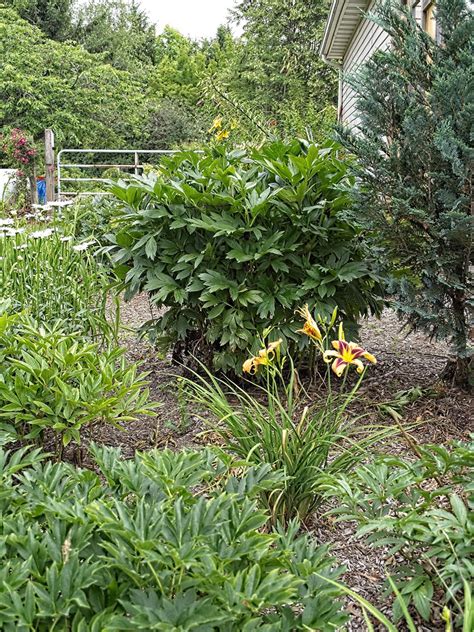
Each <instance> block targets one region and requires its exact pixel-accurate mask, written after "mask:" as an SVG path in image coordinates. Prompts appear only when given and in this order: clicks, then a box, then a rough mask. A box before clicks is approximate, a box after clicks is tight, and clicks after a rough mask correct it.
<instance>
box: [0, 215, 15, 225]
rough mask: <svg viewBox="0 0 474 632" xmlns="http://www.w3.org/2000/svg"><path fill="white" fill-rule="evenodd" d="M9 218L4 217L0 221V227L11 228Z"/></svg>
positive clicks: (11, 221) (11, 222)
mask: <svg viewBox="0 0 474 632" xmlns="http://www.w3.org/2000/svg"><path fill="white" fill-rule="evenodd" d="M13 223H14V222H13V220H12V218H11V217H5V218H1V219H0V226H11V225H12V224H13Z"/></svg>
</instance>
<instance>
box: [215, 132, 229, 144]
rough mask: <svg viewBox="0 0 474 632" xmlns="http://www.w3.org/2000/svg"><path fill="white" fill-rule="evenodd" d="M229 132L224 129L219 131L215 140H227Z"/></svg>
mask: <svg viewBox="0 0 474 632" xmlns="http://www.w3.org/2000/svg"><path fill="white" fill-rule="evenodd" d="M229 135H230V132H229V131H228V130H226V129H223V130H221V131H220V132H219V133H218V134H216V140H218V141H221V140H225V139H226V138H229Z"/></svg>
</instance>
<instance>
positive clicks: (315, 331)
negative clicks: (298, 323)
mask: <svg viewBox="0 0 474 632" xmlns="http://www.w3.org/2000/svg"><path fill="white" fill-rule="evenodd" d="M298 314H300V316H302V317H303V318H304V319H305V321H306V322H305V324H304V325H303V329H298V330H297V331H298V333H302V334H306V335H307V336H309V337H310V338H312V339H313V340H322V339H323V337H322V335H321V332H320V331H319V327H318V325H317V324H316V321H315V320H314V318H313V317H312V316H311V312H310V311H309V307H308V305H305V306H304V307H302V308H301V309H299V310H298Z"/></svg>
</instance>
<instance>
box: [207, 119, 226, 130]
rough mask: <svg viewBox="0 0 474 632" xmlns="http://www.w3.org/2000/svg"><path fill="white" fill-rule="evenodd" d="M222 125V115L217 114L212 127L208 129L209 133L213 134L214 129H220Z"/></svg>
mask: <svg viewBox="0 0 474 632" xmlns="http://www.w3.org/2000/svg"><path fill="white" fill-rule="evenodd" d="M221 127H222V116H216V118H215V119H214V120H213V121H212V125H211V127H210V128H209V129H208V130H207V132H208V134H212V132H213V131H214V130H218V129H220V128H221Z"/></svg>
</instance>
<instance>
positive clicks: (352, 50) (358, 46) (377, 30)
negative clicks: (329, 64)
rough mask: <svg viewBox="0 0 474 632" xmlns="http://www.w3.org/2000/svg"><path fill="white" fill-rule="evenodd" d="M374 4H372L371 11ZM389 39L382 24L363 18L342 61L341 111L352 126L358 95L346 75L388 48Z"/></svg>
mask: <svg viewBox="0 0 474 632" xmlns="http://www.w3.org/2000/svg"><path fill="white" fill-rule="evenodd" d="M374 4H375V3H372V4H371V5H370V7H369V11H370V10H371V9H372V8H373V6H374ZM389 40H390V38H389V36H388V35H387V33H386V32H385V31H384V30H383V29H382V28H381V27H380V26H378V25H377V24H375V23H374V22H372V21H371V20H367V19H366V18H363V19H362V21H361V23H360V24H359V26H358V28H357V30H356V32H355V33H354V37H353V38H352V40H351V43H350V44H349V47H348V49H347V52H346V54H345V56H344V59H343V62H342V73H343V84H342V90H341V103H340V113H341V120H342V122H343V123H345V124H346V125H349V126H350V127H353V126H355V125H357V124H358V115H357V110H356V95H355V93H354V90H353V89H352V88H351V87H350V86H349V85H348V84H347V82H346V81H344V76H345V75H348V74H350V73H353V72H354V71H356V70H357V68H358V66H360V64H362V63H364V62H365V61H367V59H368V58H369V57H370V56H371V55H372V54H373V53H374V52H375V51H376V50H379V49H386V48H388V45H389Z"/></svg>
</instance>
